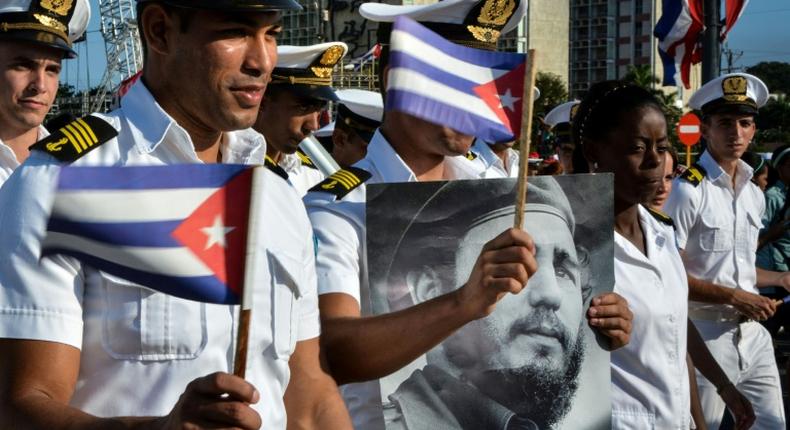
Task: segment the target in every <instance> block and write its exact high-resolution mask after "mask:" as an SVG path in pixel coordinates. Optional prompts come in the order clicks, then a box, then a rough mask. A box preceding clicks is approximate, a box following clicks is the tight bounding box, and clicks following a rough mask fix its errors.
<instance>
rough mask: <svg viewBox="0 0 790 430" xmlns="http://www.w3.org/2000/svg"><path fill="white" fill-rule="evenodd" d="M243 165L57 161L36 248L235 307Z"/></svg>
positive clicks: (246, 173)
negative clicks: (92, 164)
mask: <svg viewBox="0 0 790 430" xmlns="http://www.w3.org/2000/svg"><path fill="white" fill-rule="evenodd" d="M252 172H253V170H252V168H251V167H250V166H242V165H230V164H212V165H203V164H188V165H178V166H140V167H64V168H62V169H61V172H60V176H59V179H58V185H57V192H56V193H55V199H54V203H53V206H52V212H51V215H50V219H49V224H48V226H47V233H46V236H45V239H44V242H43V244H42V255H49V254H65V255H70V256H72V257H75V258H77V259H79V260H81V261H83V262H84V263H86V264H88V265H90V266H92V267H94V268H96V269H99V270H102V271H104V272H106V273H109V274H111V275H115V276H118V277H121V278H124V279H127V280H129V281H132V282H134V283H137V284H140V285H142V286H145V287H148V288H151V289H154V290H157V291H161V292H163V293H166V294H170V295H174V296H178V297H182V298H185V299H189V300H197V301H201V302H208V303H222V304H238V303H240V300H241V290H242V284H243V279H244V261H245V251H246V243H247V221H248V217H249V207H250V190H251V186H252Z"/></svg>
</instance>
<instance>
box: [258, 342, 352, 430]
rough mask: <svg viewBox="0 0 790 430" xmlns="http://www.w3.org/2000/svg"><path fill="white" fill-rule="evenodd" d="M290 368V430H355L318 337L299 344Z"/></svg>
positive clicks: (287, 395)
mask: <svg viewBox="0 0 790 430" xmlns="http://www.w3.org/2000/svg"><path fill="white" fill-rule="evenodd" d="M288 366H289V367H290V369H291V380H290V381H289V383H288V388H287V389H286V390H285V395H284V397H283V400H284V401H285V411H286V414H287V416H288V430H312V429H333V430H334V429H336V430H352V429H353V427H352V425H351V418H350V417H349V415H348V411H347V410H346V405H345V403H343V399H342V398H341V397H340V392H339V391H338V389H337V385H336V384H335V381H334V380H333V379H332V377H331V376H329V373H328V370H327V366H326V360H325V357H324V354H323V352H322V351H321V349H320V345H319V342H318V339H317V338H316V339H309V340H305V341H300V342H298V343H297V344H296V350H295V351H294V353H293V354H292V355H291V359H290V360H289V361H288ZM264 426H265V425H264Z"/></svg>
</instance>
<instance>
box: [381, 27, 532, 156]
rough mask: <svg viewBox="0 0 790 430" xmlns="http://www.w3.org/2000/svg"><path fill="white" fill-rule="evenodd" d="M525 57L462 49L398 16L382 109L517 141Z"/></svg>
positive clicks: (489, 139) (482, 135) (494, 139)
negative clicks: (384, 104) (384, 103)
mask: <svg viewBox="0 0 790 430" xmlns="http://www.w3.org/2000/svg"><path fill="white" fill-rule="evenodd" d="M526 60H527V56H526V54H518V53H506V52H493V51H485V50H480V49H473V48H468V47H465V46H461V45H457V44H454V43H452V42H450V41H448V40H445V39H443V38H442V37H441V36H439V35H438V34H436V33H434V32H433V31H431V30H428V29H427V28H425V27H424V26H422V25H420V24H418V23H417V22H415V21H413V20H411V19H409V18H406V17H400V18H398V19H397V20H396V21H395V24H394V25H393V29H392V35H391V36H390V56H389V67H390V69H389V74H388V75H387V96H386V110H388V111H400V112H405V113H408V114H410V115H414V116H416V117H418V118H421V119H424V120H426V121H430V122H433V123H435V124H440V125H444V126H447V127H449V128H452V129H454V130H456V131H458V132H460V133H464V134H469V135H472V136H477V137H479V138H480V139H483V140H484V141H486V142H501V141H505V140H513V139H514V138H517V137H518V134H519V132H520V130H521V110H522V100H521V98H522V94H523V88H524V69H525V67H526Z"/></svg>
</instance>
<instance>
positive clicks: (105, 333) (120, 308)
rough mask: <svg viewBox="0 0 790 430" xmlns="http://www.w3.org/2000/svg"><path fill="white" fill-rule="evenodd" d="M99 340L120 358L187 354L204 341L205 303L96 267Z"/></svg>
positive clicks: (195, 352) (182, 356)
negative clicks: (100, 322)
mask: <svg viewBox="0 0 790 430" xmlns="http://www.w3.org/2000/svg"><path fill="white" fill-rule="evenodd" d="M100 276H101V279H102V290H103V291H102V295H103V300H104V305H105V306H104V316H103V329H102V345H103V347H104V349H105V350H106V351H107V353H108V354H109V355H110V356H112V357H113V358H116V359H118V360H138V361H152V360H189V359H194V358H196V357H197V356H198V355H200V353H201V352H202V351H203V349H204V348H205V347H206V342H207V339H208V333H207V328H206V305H205V304H204V303H199V302H195V301H191V300H185V299H180V298H178V297H173V296H169V295H167V294H164V293H158V292H155V291H153V290H149V289H147V288H145V287H142V286H140V285H138V284H135V283H133V282H129V281H127V280H125V279H122V278H119V277H116V276H113V275H110V274H108V273H104V272H100Z"/></svg>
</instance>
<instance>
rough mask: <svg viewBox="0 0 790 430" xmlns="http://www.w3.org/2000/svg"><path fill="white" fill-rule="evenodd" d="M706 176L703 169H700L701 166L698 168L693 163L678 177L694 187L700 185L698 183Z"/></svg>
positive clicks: (697, 165)
mask: <svg viewBox="0 0 790 430" xmlns="http://www.w3.org/2000/svg"><path fill="white" fill-rule="evenodd" d="M707 174H708V172H706V171H705V169H703V168H702V166H700V165H699V164H697V163H694V164H692V165H691V167H689V168H688V169H686V171H685V172H683V174H682V175H680V177H681V178H683V179H685V180H686V181H688V182H689V183H690V184H691V185H694V186H695V187H696V186H697V185H699V184H700V182H702V178H704V177H705V175H707Z"/></svg>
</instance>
